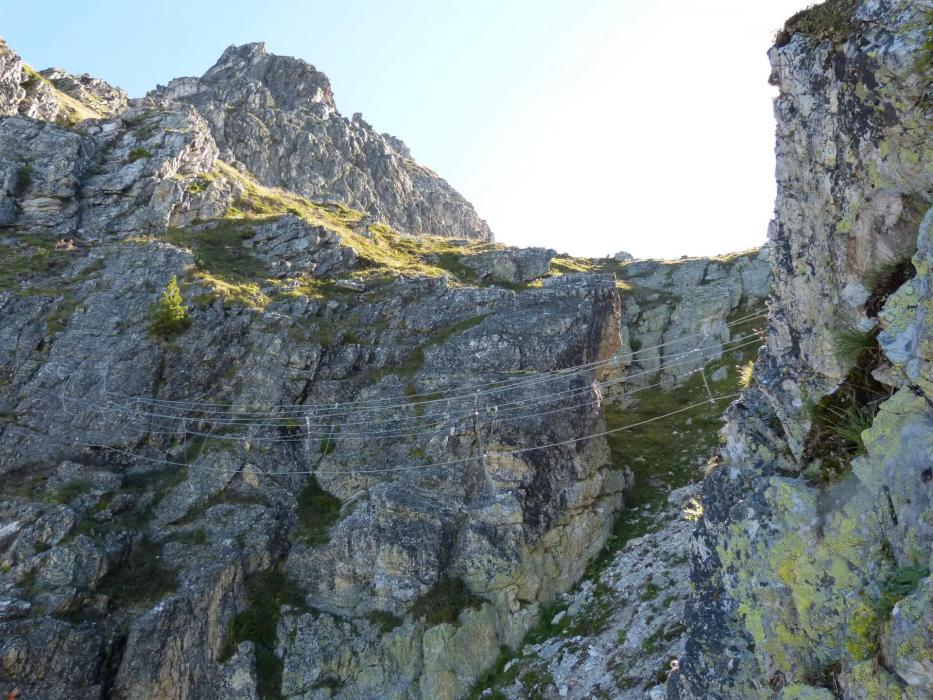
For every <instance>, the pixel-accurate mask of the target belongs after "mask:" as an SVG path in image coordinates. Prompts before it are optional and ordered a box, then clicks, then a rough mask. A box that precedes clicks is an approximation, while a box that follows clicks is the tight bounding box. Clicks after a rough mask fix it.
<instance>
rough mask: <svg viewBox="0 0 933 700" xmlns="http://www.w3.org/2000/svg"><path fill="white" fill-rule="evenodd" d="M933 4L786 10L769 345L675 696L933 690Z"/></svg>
mask: <svg viewBox="0 0 933 700" xmlns="http://www.w3.org/2000/svg"><path fill="white" fill-rule="evenodd" d="M931 18H933V14H931V6H930V4H929V3H924V2H919V3H918V2H905V1H900V0H863V1H861V2H854V1H846V0H832V1H830V2H827V3H825V4H823V5H820V6H818V7H816V8H812V9H811V10H808V11H806V12H802V13H800V14H799V15H797V16H795V17H794V18H792V19H791V20H790V21H789V22H788V24H787V26H786V27H785V29H784V30H783V31H782V32H780V33H779V35H778V40H777V43H776V45H775V46H774V48H772V49H771V52H770V58H771V63H772V66H773V71H772V77H771V80H772V82H773V84H774V85H776V86H777V87H778V89H779V91H780V92H779V96H778V98H777V100H776V102H775V114H776V118H777V178H778V198H777V205H776V212H775V218H774V221H773V222H772V224H771V228H770V231H769V238H770V243H769V247H770V249H771V271H772V278H773V284H774V293H773V300H772V303H771V313H770V316H769V322H768V334H767V346H766V349H765V350H763V351H762V353H761V355H760V356H759V358H758V360H757V362H756V364H755V370H754V376H753V379H752V381H753V385H752V387H751V388H749V389H748V390H747V391H746V392H745V393H744V394H743V396H742V399H741V400H740V401H739V402H737V403H736V404H735V405H733V406H732V407H731V408H730V409H729V411H728V413H727V418H728V424H727V427H726V429H725V432H724V436H725V445H724V447H723V449H722V452H721V460H722V461H721V464H719V465H718V466H717V467H716V468H715V469H714V470H713V471H712V473H711V474H710V476H709V477H708V478H707V479H706V480H705V482H704V484H703V489H702V498H701V504H702V511H703V517H702V519H701V520H700V524H699V528H698V530H697V532H696V533H695V536H694V545H693V575H692V577H693V584H694V587H695V593H694V595H693V597H692V599H691V602H690V605H689V607H688V614H687V616H686V626H687V629H688V635H689V636H688V640H687V644H686V652H685V654H684V655H683V656H682V658H681V659H680V664H679V669H678V671H677V672H676V673H675V674H674V675H673V677H672V678H671V680H670V682H669V683H668V696H669V697H671V698H710V697H715V698H726V697H728V698H733V697H749V698H767V697H780V698H833V697H845V698H927V697H930V693H931V692H933V657H931V655H930V650H931V649H933V617H931V616H933V598H931V592H933V588H931V578H930V575H929V574H930V568H931V559H930V557H931V541H933V540H931V529H930V528H931V513H933V511H931V465H933V392H931V374H930V369H931V366H930V361H931V357H933V346H931V344H930V333H931V327H933V326H931V321H930V310H931V308H933V307H931V295H930V294H931V281H930V256H931V252H933V249H931V245H933V221H931V214H929V213H926V215H925V216H924V214H925V212H928V210H929V207H930V202H931V199H933V150H931V147H930V144H931V140H930V136H931V101H930V92H929V91H930V85H931V80H930V73H929V69H930V65H931V55H930V47H931V33H930V32H931Z"/></svg>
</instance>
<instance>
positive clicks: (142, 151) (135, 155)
mask: <svg viewBox="0 0 933 700" xmlns="http://www.w3.org/2000/svg"><path fill="white" fill-rule="evenodd" d="M140 158H152V151H150V150H149V149H148V148H143V147H142V146H139V147H137V148H134V149H133V150H132V151H130V152H129V155H128V156H127V157H126V162H127V163H135V162H136V161H137V160H139V159H140Z"/></svg>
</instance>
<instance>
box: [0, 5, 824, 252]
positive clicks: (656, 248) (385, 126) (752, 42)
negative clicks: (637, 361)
mask: <svg viewBox="0 0 933 700" xmlns="http://www.w3.org/2000/svg"><path fill="white" fill-rule="evenodd" d="M807 4H809V2H808V0H445V1H444V2H437V1H436V0H341V1H339V2H335V1H334V0H263V1H262V2H259V1H257V0H249V1H242V0H227V1H226V2H215V1H213V0H199V1H198V2H195V3H191V2H182V1H181V0H161V1H160V2H158V3H149V2H126V0H121V1H120V2H114V1H111V0H95V2H91V3H75V2H73V0H69V1H67V2H65V1H64V0H45V1H44V2H42V3H41V4H40V5H36V4H33V3H26V2H16V1H14V0H0V34H2V35H3V36H4V37H5V38H6V40H7V41H8V43H9V44H10V46H11V47H12V48H13V49H14V50H15V51H17V52H18V53H19V54H20V55H21V56H22V57H23V59H24V60H25V61H26V62H27V63H29V64H30V65H32V66H34V67H35V68H37V69H42V68H46V67H49V66H59V67H62V68H65V69H66V70H68V71H70V72H72V73H85V72H86V73H90V74H92V75H94V76H95V77H100V78H103V79H105V80H107V81H108V82H111V83H113V84H115V85H119V86H120V87H122V88H124V89H125V90H127V91H128V92H129V94H130V96H131V97H139V96H142V95H144V94H145V93H146V91H147V90H149V89H151V88H152V87H154V86H155V85H156V84H159V83H162V84H164V83H166V82H168V80H170V79H171V78H174V77H179V76H184V75H201V74H202V73H203V72H204V71H205V70H207V69H208V68H209V67H210V66H211V65H213V63H214V62H215V61H216V60H217V58H218V57H219V56H220V54H221V53H222V52H223V50H224V48H226V47H227V46H229V45H230V44H242V43H246V42H250V41H264V42H266V45H267V48H268V49H269V51H271V52H273V53H279V54H285V55H291V56H298V57H300V58H303V59H305V60H306V61H308V62H309V63H312V64H313V65H314V66H316V67H317V68H318V69H319V70H322V71H324V72H325V73H326V74H327V75H328V77H329V78H330V80H331V83H332V86H333V89H334V94H335V99H336V102H337V107H338V109H339V110H340V111H341V112H342V113H343V114H344V115H346V116H350V115H351V114H353V113H354V112H362V113H363V116H364V117H365V119H366V120H367V121H368V122H369V123H371V124H372V125H373V126H374V127H375V128H376V129H378V130H379V131H384V132H389V133H391V134H394V135H396V136H398V137H400V138H401V139H403V140H404V141H405V142H406V144H407V145H408V146H409V148H410V149H411V151H412V154H413V155H414V157H415V158H416V159H417V160H418V161H419V162H420V163H422V164H423V165H426V166H428V167H430V168H432V169H434V170H435V171H437V172H438V173H439V174H440V175H441V176H443V177H444V178H445V179H447V180H448V182H450V183H451V184H452V185H453V186H454V187H455V188H456V189H457V190H459V191H460V192H461V193H462V194H463V195H464V196H465V197H466V198H467V199H468V200H470V201H471V202H472V203H473V204H474V206H475V207H476V209H477V211H478V212H479V213H480V215H481V216H482V217H484V218H485V219H486V220H487V221H488V222H489V224H490V226H491V227H492V229H493V231H494V233H495V235H496V239H497V240H499V241H503V242H505V243H510V244H514V245H523V246H530V245H539V246H547V247H551V248H555V249H557V250H558V251H559V252H567V253H571V254H575V255H588V256H603V255H609V254H612V253H615V252H617V251H620V250H625V251H628V252H630V253H632V254H634V255H636V256H637V257H667V258H672V257H679V256H681V255H712V254H717V253H725V252H730V251H735V250H743V249H746V248H749V247H752V246H756V245H759V244H761V243H763V242H764V241H765V238H766V231H767V224H768V221H769V219H770V218H771V214H772V211H773V208H774V193H775V185H774V118H773V112H772V100H773V97H774V95H775V88H774V87H772V86H770V85H769V84H768V74H769V65H768V60H767V55H766V52H767V49H768V47H769V46H770V45H771V41H772V37H773V35H774V33H775V31H776V30H777V29H778V28H779V27H780V26H781V25H782V24H783V21H784V20H785V19H786V18H787V17H789V16H790V15H792V14H793V13H794V12H796V11H797V10H799V9H801V8H802V7H804V6H805V5H807ZM39 6H41V8H42V12H41V13H40V12H37V7H39Z"/></svg>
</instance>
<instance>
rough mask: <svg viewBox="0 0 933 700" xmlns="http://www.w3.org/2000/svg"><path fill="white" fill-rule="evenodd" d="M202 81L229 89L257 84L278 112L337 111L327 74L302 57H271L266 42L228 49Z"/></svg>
mask: <svg viewBox="0 0 933 700" xmlns="http://www.w3.org/2000/svg"><path fill="white" fill-rule="evenodd" d="M201 80H202V81H203V82H205V83H211V84H212V85H215V86H219V87H228V88H233V87H236V86H237V85H238V84H242V82H243V81H255V82H257V83H259V84H261V85H262V87H263V88H264V89H265V90H268V92H269V93H270V94H271V95H272V97H273V98H274V100H275V104H276V106H277V107H278V108H279V109H283V110H298V109H302V108H309V107H312V106H313V105H323V106H324V107H325V108H326V109H325V113H328V114H336V112H337V106H336V105H335V104H334V94H333V91H332V90H331V87H330V81H329V80H328V79H327V76H326V75H324V74H323V73H322V72H320V71H319V70H317V69H316V68H315V67H314V66H312V65H311V64H309V63H307V62H305V61H302V60H301V59H299V58H292V57H290V56H277V55H275V54H270V53H269V52H268V51H267V50H266V45H265V43H264V42H253V43H249V44H243V45H241V46H236V45H234V46H229V47H228V48H227V49H226V50H225V51H224V52H223V54H222V55H221V56H220V58H219V59H218V60H217V63H215V64H214V65H213V66H212V67H211V68H210V69H208V71H207V72H206V73H205V74H204V75H203V76H202V77H201Z"/></svg>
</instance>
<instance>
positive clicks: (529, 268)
mask: <svg viewBox="0 0 933 700" xmlns="http://www.w3.org/2000/svg"><path fill="white" fill-rule="evenodd" d="M555 255H556V252H555V251H553V250H548V249H546V248H522V249H519V250H515V249H506V250H490V251H486V252H482V253H478V254H476V255H471V256H468V257H465V258H464V259H463V264H464V265H465V266H466V267H468V268H469V269H471V270H473V271H474V272H475V273H476V276H477V277H478V278H479V279H480V280H482V281H486V282H498V283H505V284H523V283H525V282H531V281H532V280H535V279H538V278H540V277H545V276H546V275H548V274H549V273H550V271H551V260H552V259H553V258H554V256H555Z"/></svg>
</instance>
